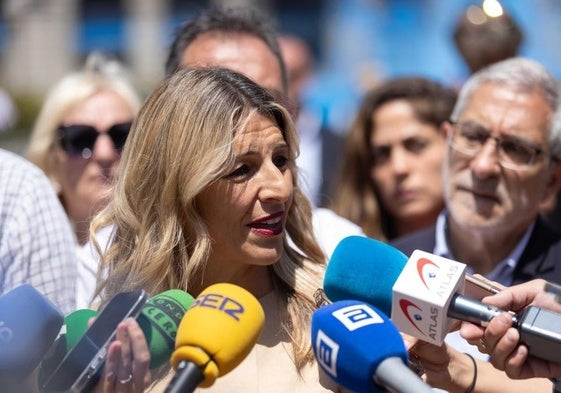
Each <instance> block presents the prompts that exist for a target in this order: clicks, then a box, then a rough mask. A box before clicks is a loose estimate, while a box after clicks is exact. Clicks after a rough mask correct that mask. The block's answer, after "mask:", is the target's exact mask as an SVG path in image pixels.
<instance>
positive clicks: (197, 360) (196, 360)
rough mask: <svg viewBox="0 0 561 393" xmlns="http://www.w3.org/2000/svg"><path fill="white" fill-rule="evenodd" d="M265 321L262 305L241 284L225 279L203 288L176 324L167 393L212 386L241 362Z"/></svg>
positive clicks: (253, 343)
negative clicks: (227, 281) (174, 371)
mask: <svg viewBox="0 0 561 393" xmlns="http://www.w3.org/2000/svg"><path fill="white" fill-rule="evenodd" d="M264 323H265V313H264V311H263V308H262V307H261V304H259V301H258V300H257V299H256V298H255V297H254V296H253V295H252V294H251V293H249V292H248V291H247V290H245V289H244V288H242V287H239V286H237V285H234V284H228V283H220V284H214V285H211V286H210V287H208V288H206V289H205V290H204V291H202V292H201V294H200V295H199V296H198V297H197V298H196V299H195V302H194V303H193V305H192V306H191V307H190V308H189V309H188V310H187V312H186V313H185V315H184V316H183V319H182V320H181V323H180V324H179V328H178V330H177V336H176V339H175V351H174V352H173V354H172V356H171V364H172V366H173V368H174V369H175V370H176V373H175V376H174V378H173V379H172V381H171V382H170V384H169V385H168V387H167V389H166V393H178V392H192V391H194V390H195V388H196V387H197V386H202V387H209V386H211V385H212V384H213V383H214V381H215V380H216V378H218V377H219V376H222V375H225V374H227V373H229V372H230V371H232V370H233V369H234V368H235V367H236V366H237V365H238V364H240V363H241V362H242V360H243V359H244V358H245V357H246V356H247V354H248V353H249V352H250V351H251V349H252V348H253V346H254V345H255V342H256V341H257V339H258V338H259V335H260V334H261V330H262V329H263V324H264Z"/></svg>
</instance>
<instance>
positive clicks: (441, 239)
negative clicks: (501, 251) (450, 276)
mask: <svg viewBox="0 0 561 393" xmlns="http://www.w3.org/2000/svg"><path fill="white" fill-rule="evenodd" d="M447 216H448V212H447V211H446V210H443V211H442V212H441V213H440V214H439V216H438V219H437V220H436V239H435V245H434V250H433V254H436V255H440V256H442V257H445V258H448V259H452V260H455V258H454V256H453V255H452V253H451V252H450V248H449V246H448V242H447V240H446V230H447V220H446V218H447ZM535 224H536V223H535V222H533V223H532V225H530V226H529V227H528V229H527V230H526V232H525V233H524V236H522V238H521V239H520V241H519V242H518V244H517V245H516V247H514V249H513V250H512V251H511V253H510V254H509V255H508V256H507V257H506V258H505V259H503V260H502V261H500V262H499V263H498V264H497V265H496V266H495V268H494V269H493V270H492V271H491V272H489V273H488V274H486V275H485V277H486V278H488V279H489V280H492V281H496V282H499V283H501V284H503V285H506V286H510V285H511V284H512V278H513V274H514V268H515V267H516V264H517V263H518V261H519V260H520V257H521V256H522V253H523V252H524V249H525V248H526V245H527V244H528V241H529V240H530V235H531V234H532V230H533V229H534V226H535ZM459 262H462V261H459ZM466 272H467V273H470V274H473V273H474V271H473V269H472V268H471V267H470V266H468V267H467V270H466Z"/></svg>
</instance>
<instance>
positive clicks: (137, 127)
mask: <svg viewBox="0 0 561 393" xmlns="http://www.w3.org/2000/svg"><path fill="white" fill-rule="evenodd" d="M256 114H259V115H263V116H266V117H267V118H269V119H271V120H272V121H273V122H274V123H275V124H277V125H278V126H279V128H280V129H281V130H282V132H283V135H284V138H285V140H286V142H287V144H288V146H289V148H290V162H291V164H290V167H291V170H292V171H293V175H294V176H293V186H294V200H293V203H292V205H291V207H290V209H289V211H288V218H287V224H286V230H287V234H288V236H289V237H290V239H291V240H292V242H293V244H294V245H295V247H294V246H291V245H290V243H289V242H288V241H287V239H286V238H285V241H284V250H285V252H284V254H283V256H282V257H281V259H280V260H279V261H278V262H277V263H275V264H273V265H271V266H270V270H271V276H272V277H273V283H274V286H275V289H276V290H277V292H279V293H280V294H281V297H282V299H283V302H284V307H283V309H284V310H285V315H284V316H283V317H284V318H283V321H285V322H284V324H283V328H284V329H285V331H286V332H287V333H288V335H289V336H290V337H291V340H292V345H293V350H294V357H295V360H296V365H297V368H298V370H300V369H301V368H302V367H303V366H304V365H305V364H307V363H308V362H310V361H312V360H313V354H312V351H311V346H310V338H309V336H310V334H309V325H310V318H311V313H312V312H313V310H314V309H315V303H314V292H315V290H316V289H317V288H319V287H321V286H322V277H323V270H324V268H325V257H324V255H323V252H322V251H321V249H320V247H319V246H318V244H317V242H316V240H315V238H314V235H313V231H312V224H311V205H310V202H309V201H308V200H307V199H306V198H305V197H304V196H303V194H302V192H301V191H300V189H299V188H298V185H297V183H298V182H297V175H296V166H295V158H296V156H297V154H298V140H297V133H296V130H295V127H294V124H293V121H292V119H291V117H290V115H289V113H288V112H287V111H286V110H285V109H284V108H283V107H282V106H281V105H279V104H278V102H276V101H275V100H274V98H273V97H272V96H271V95H270V94H269V93H268V92H267V91H266V90H264V89H263V88H261V87H259V86H258V85H256V84H255V83H253V82H252V81H251V80H249V79H248V78H246V77H245V76H243V75H241V74H238V73H236V72H234V71H231V70H226V69H221V68H205V69H193V70H180V71H178V72H177V73H175V74H173V75H171V76H170V77H169V78H168V79H166V80H165V81H164V82H163V83H162V84H161V85H160V86H159V87H158V88H157V89H156V90H155V91H154V92H153V93H152V94H151V95H150V96H149V97H148V99H147V101H146V102H145V104H144V105H143V107H142V108H141V110H140V113H139V115H138V117H137V120H136V121H135V123H134V124H133V128H132V130H131V134H130V136H129V139H128V140H127V144H126V146H125V149H124V152H123V156H122V159H121V163H120V165H121V168H120V177H119V180H118V182H117V185H116V188H115V194H114V199H113V200H112V202H110V203H109V205H108V206H107V207H106V208H105V209H104V210H103V211H102V212H100V214H99V215H98V216H97V217H96V218H95V219H94V221H93V223H92V227H91V234H92V236H93V235H94V234H95V233H96V232H97V231H98V230H99V229H101V228H103V227H106V226H108V225H114V231H113V238H112V239H113V240H112V242H111V245H110V246H109V248H108V249H107V252H106V253H105V254H104V255H103V257H102V262H101V266H100V270H99V273H98V287H97V289H96V295H99V296H100V297H101V299H102V303H103V302H106V301H107V300H108V299H109V298H111V297H112V296H114V295H115V294H116V293H118V292H122V291H129V290H134V289H138V288H143V289H145V290H146V291H148V292H149V293H150V294H152V295H154V294H157V293H160V292H163V291H165V290H168V289H171V288H179V289H182V290H185V291H187V292H189V291H190V290H191V289H192V288H193V286H194V284H193V281H192V280H193V278H194V277H195V275H196V274H199V275H200V274H201V273H202V272H203V270H204V266H205V264H206V262H207V259H208V256H209V254H210V251H211V247H212V239H211V238H210V235H209V233H208V231H207V229H206V226H205V223H204V222H203V220H202V218H201V216H200V215H199V213H198V209H197V204H196V199H197V196H198V195H199V194H200V193H201V192H202V191H203V190H205V189H206V188H207V187H209V185H211V184H212V183H213V182H215V181H216V180H218V179H220V178H221V177H223V176H225V175H227V171H229V170H230V169H229V168H231V167H232V165H233V162H234V151H233V146H234V139H235V137H236V135H239V134H240V132H241V131H242V130H243V129H244V127H245V124H247V122H248V121H249V120H250V119H251V118H252V116H254V115H256ZM98 250H100V248H99V245H98ZM103 277H106V278H105V279H104V278H103Z"/></svg>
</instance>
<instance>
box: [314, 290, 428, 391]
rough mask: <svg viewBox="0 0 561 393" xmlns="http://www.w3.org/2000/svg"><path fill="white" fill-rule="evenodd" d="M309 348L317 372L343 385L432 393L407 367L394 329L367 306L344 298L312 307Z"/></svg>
mask: <svg viewBox="0 0 561 393" xmlns="http://www.w3.org/2000/svg"><path fill="white" fill-rule="evenodd" d="M312 347H313V350H314V355H315V357H316V359H317V361H318V364H319V365H320V367H321V368H322V370H323V371H325V372H326V373H327V374H328V375H329V376H330V377H331V378H332V379H333V380H334V381H335V382H337V383H338V384H339V385H341V386H343V387H344V388H345V389H349V390H352V391H355V392H372V393H377V392H385V391H386V390H385V389H391V390H392V391H395V392H398V393H399V392H404V393H405V392H407V393H413V392H427V393H428V392H431V389H430V387H429V386H428V385H426V384H425V383H424V382H423V381H422V380H421V378H419V377H418V376H417V374H415V373H414V372H413V371H411V370H410V369H409V367H408V366H407V350H406V349H405V345H404V343H403V339H402V338H401V334H400V333H399V331H398V330H397V327H396V326H395V325H394V324H393V323H392V322H391V321H390V320H389V318H388V317H387V316H386V315H384V314H383V313H382V312H381V311H379V310H378V309H376V308H375V307H373V306H371V305H369V304H366V303H363V302H360V301H356V300H344V301H339V302H335V303H332V304H329V305H326V306H324V307H321V308H319V309H317V310H316V311H314V313H313V314H312Z"/></svg>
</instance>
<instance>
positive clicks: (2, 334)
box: [0, 284, 63, 387]
mask: <svg viewBox="0 0 561 393" xmlns="http://www.w3.org/2000/svg"><path fill="white" fill-rule="evenodd" d="M62 321H63V315H62V314H61V313H60V311H59V310H58V309H57V308H56V307H55V306H54V305H53V303H51V302H50V301H49V300H48V299H47V298H45V297H44V296H43V295H42V294H41V293H39V292H38V291H37V290H36V289H35V288H33V287H32V286H31V285H29V284H23V285H20V286H18V287H16V288H14V289H12V290H10V291H9V292H7V293H5V294H4V295H2V296H1V297H0V381H2V384H4V387H5V386H6V384H11V383H14V384H18V383H22V382H23V380H24V379H25V378H27V377H28V376H29V375H30V374H31V373H32V372H33V370H34V369H35V368H36V367H37V365H38V364H39V362H40V361H41V359H42V358H43V356H44V355H45V354H46V353H47V351H48V350H49V348H50V347H51V345H52V344H53V342H54V341H55V338H56V337H57V335H58V332H59V331H60V328H61V326H62Z"/></svg>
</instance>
